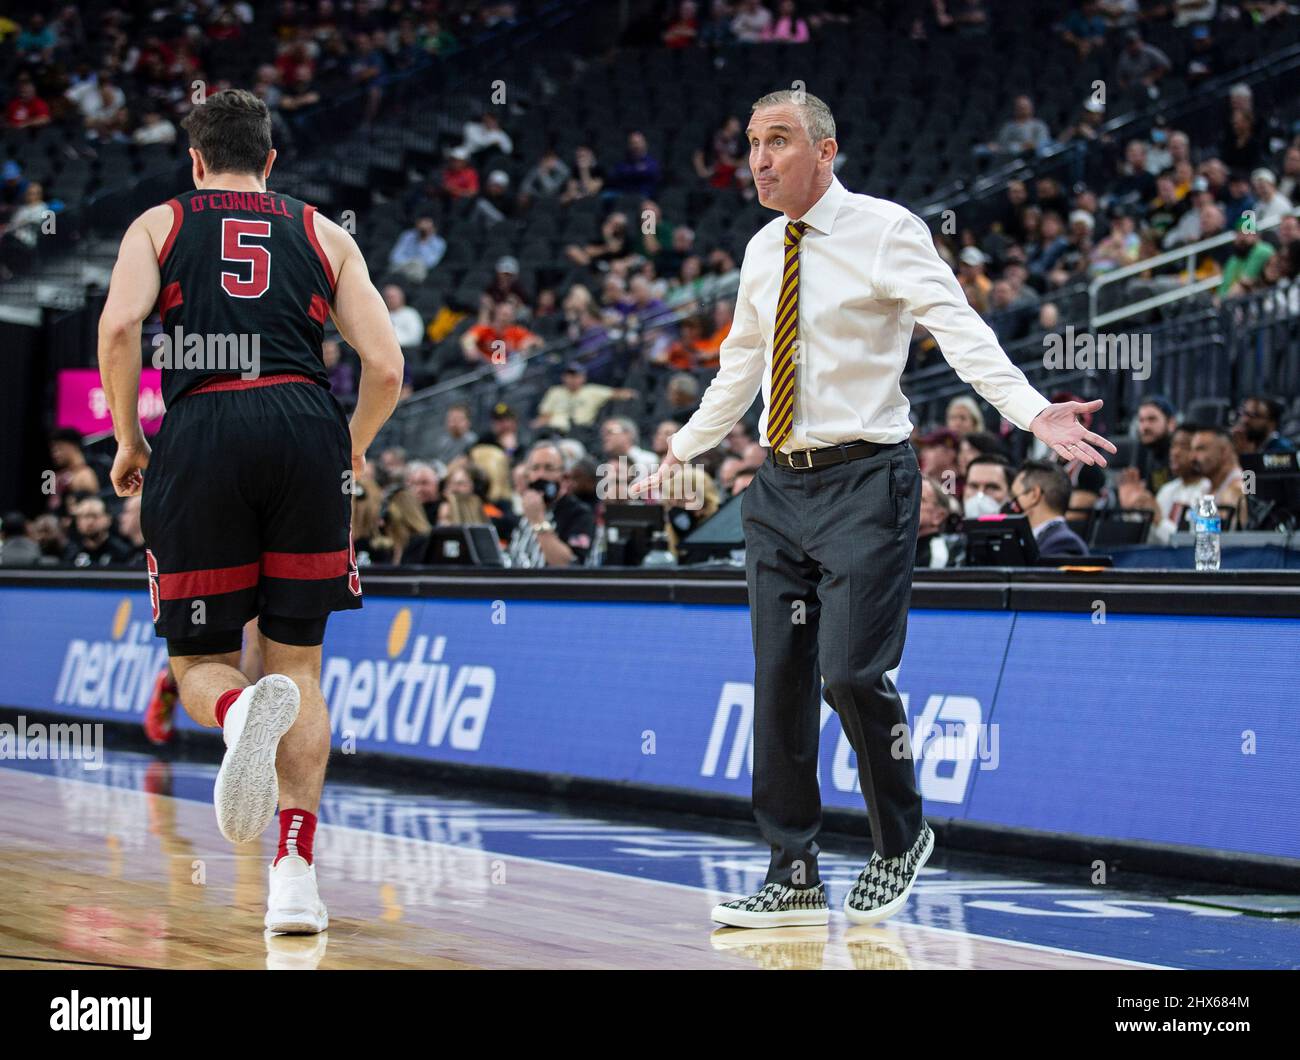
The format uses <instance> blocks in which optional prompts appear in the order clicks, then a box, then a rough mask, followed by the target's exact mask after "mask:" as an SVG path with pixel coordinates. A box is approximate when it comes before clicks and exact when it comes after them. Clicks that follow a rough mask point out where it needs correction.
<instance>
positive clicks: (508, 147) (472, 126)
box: [460, 110, 515, 161]
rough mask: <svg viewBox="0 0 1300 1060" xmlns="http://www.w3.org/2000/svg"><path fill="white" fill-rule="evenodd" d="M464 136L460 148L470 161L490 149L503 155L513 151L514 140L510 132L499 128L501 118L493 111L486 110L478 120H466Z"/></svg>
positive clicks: (476, 159) (475, 159)
mask: <svg viewBox="0 0 1300 1060" xmlns="http://www.w3.org/2000/svg"><path fill="white" fill-rule="evenodd" d="M464 134H465V138H464V140H463V141H461V145H460V149H461V150H462V151H464V152H465V154H466V157H468V158H469V159H471V160H472V161H478V160H479V158H480V157H481V156H482V155H485V154H487V153H488V152H490V151H500V152H501V154H503V155H508V154H511V153H513V152H514V149H515V147H514V142H513V141H512V140H511V139H510V134H509V133H507V132H506V131H505V130H504V129H503V128H501V119H500V118H498V117H497V115H496V113H495V112H494V111H490V110H489V111H487V112H485V113H484V115H483V117H481V118H480V119H479V120H478V121H467V122H466V123H465V127H464Z"/></svg>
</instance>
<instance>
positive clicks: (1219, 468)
mask: <svg viewBox="0 0 1300 1060" xmlns="http://www.w3.org/2000/svg"><path fill="white" fill-rule="evenodd" d="M1192 463H1193V465H1194V466H1193V470H1194V472H1195V473H1198V474H1200V475H1202V476H1204V477H1205V478H1206V479H1208V480H1209V483H1210V486H1209V489H1208V490H1207V492H1208V493H1212V494H1213V495H1214V501H1215V503H1216V504H1217V505H1218V506H1219V510H1220V512H1221V513H1222V512H1227V513H1229V515H1230V516H1235V518H1236V525H1235V526H1231V525H1225V526H1224V529H1225V530H1229V529H1241V528H1243V527H1244V526H1245V516H1246V503H1245V494H1244V492H1243V489H1242V471H1241V463H1240V462H1239V461H1238V460H1237V451H1236V450H1235V449H1234V448H1233V447H1232V438H1231V436H1230V435H1229V434H1228V432H1227V431H1226V430H1224V429H1223V428H1222V427H1206V426H1198V427H1197V428H1196V433H1195V434H1193V435H1192Z"/></svg>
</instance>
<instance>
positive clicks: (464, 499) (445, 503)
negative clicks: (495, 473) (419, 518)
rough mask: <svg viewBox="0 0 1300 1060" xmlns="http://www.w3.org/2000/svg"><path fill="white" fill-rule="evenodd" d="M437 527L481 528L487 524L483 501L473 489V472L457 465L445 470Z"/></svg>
mask: <svg viewBox="0 0 1300 1060" xmlns="http://www.w3.org/2000/svg"><path fill="white" fill-rule="evenodd" d="M433 522H434V523H435V525H437V526H482V525H483V524H485V523H487V522H488V517H487V515H486V514H485V513H484V511H483V501H482V500H481V498H480V497H479V496H478V494H477V493H476V492H475V489H474V471H473V470H472V466H471V465H469V464H461V463H458V464H456V465H455V466H453V467H450V468H448V469H447V481H446V483H445V485H444V489H443V495H442V500H441V501H440V502H439V503H438V510H437V517H436V518H435V519H434V520H433Z"/></svg>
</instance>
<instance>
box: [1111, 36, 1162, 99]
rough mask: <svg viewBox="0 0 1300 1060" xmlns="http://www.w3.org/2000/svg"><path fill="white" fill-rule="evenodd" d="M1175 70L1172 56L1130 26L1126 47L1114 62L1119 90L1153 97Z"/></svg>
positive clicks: (1158, 92) (1155, 97)
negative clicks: (1172, 70) (1167, 76)
mask: <svg viewBox="0 0 1300 1060" xmlns="http://www.w3.org/2000/svg"><path fill="white" fill-rule="evenodd" d="M1171 69H1173V63H1171V62H1170V61H1169V56H1168V55H1166V54H1165V53H1164V52H1162V51H1161V50H1160V49H1159V48H1157V47H1156V46H1155V45H1154V44H1148V43H1147V42H1146V41H1144V40H1143V39H1142V34H1141V33H1140V32H1138V31H1137V30H1135V29H1131V30H1129V31H1128V32H1126V33H1125V34H1124V50H1123V51H1122V52H1121V53H1120V56H1119V60H1118V61H1117V62H1116V64H1115V79H1116V81H1117V82H1118V83H1119V87H1120V90H1121V91H1123V92H1129V93H1141V94H1143V95H1145V96H1147V97H1148V98H1150V99H1157V98H1159V96H1160V88H1159V85H1160V82H1161V81H1162V80H1163V79H1164V77H1165V75H1166V74H1168V73H1169V71H1170V70H1171Z"/></svg>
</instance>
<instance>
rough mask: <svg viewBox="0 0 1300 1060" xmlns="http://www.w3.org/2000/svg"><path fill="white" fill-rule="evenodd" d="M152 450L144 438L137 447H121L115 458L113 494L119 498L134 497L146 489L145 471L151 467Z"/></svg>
mask: <svg viewBox="0 0 1300 1060" xmlns="http://www.w3.org/2000/svg"><path fill="white" fill-rule="evenodd" d="M151 452H152V450H151V449H150V448H149V443H148V442H146V441H145V440H144V439H143V438H141V439H140V441H139V443H138V444H135V445H119V446H118V447H117V456H115V457H113V470H112V471H110V472H109V476H108V477H109V478H111V479H112V480H113V492H114V493H116V494H117V495H118V496H119V497H134V496H136V495H137V494H138V493H139V492H140V491H141V490H142V489H144V469H145V468H147V467H148V466H149V454H150V453H151Z"/></svg>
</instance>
